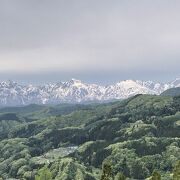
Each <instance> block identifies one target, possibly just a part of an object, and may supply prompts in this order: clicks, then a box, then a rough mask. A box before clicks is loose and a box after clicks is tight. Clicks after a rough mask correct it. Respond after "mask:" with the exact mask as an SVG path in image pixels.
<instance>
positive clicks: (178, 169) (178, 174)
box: [173, 161, 180, 180]
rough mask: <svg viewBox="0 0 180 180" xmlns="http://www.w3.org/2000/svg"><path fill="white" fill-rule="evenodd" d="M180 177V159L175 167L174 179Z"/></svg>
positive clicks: (176, 179) (177, 179)
mask: <svg viewBox="0 0 180 180" xmlns="http://www.w3.org/2000/svg"><path fill="white" fill-rule="evenodd" d="M179 179H180V161H178V162H177V164H176V165H175V167H174V169H173V180H179Z"/></svg>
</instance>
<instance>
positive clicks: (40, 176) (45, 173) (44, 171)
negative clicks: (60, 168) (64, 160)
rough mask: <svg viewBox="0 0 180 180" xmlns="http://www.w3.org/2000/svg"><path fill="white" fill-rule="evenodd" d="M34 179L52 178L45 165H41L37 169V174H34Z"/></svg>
mask: <svg viewBox="0 0 180 180" xmlns="http://www.w3.org/2000/svg"><path fill="white" fill-rule="evenodd" d="M35 180H52V174H51V172H50V170H49V169H48V168H47V167H43V168H42V169H40V170H39V171H38V175H36V176H35Z"/></svg>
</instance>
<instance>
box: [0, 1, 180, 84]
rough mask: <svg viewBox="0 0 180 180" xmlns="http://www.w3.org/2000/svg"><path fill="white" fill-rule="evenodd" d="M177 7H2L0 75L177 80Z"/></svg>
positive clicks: (104, 4)
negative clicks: (175, 78)
mask: <svg viewBox="0 0 180 180" xmlns="http://www.w3.org/2000/svg"><path fill="white" fill-rule="evenodd" d="M179 7H180V1H178V0H177V1H176V0H174V1H168V0H157V1H150V0H147V1H143V0H140V1H135V0H134V1H126V0H113V1H109V0H99V1H95V0H86V1H84V0H60V1H59V0H53V1H50V0H31V1H27V0H2V1H0V27H1V28H0V76H1V78H10V79H13V78H15V79H18V80H22V81H26V79H27V81H30V80H31V81H33V82H35V81H43V80H44V81H48V80H52V79H54V78H55V75H56V78H55V79H57V80H58V79H59V80H61V79H64V78H71V77H75V76H76V77H78V78H80V79H84V80H86V81H93V79H96V80H98V81H99V82H104V81H107V82H109V81H114V80H117V79H122V78H123V79H126V78H139V79H144V78H146V79H155V77H156V78H157V79H158V80H164V79H170V78H173V76H178V75H180V74H179V68H180V60H179V59H180V51H179V47H180V33H179V32H180V23H179V21H180V11H179ZM22 75H23V76H22ZM35 75H38V76H35ZM11 76H12V78H11ZM37 77H38V78H37ZM141 77H142V78H141ZM96 80H94V81H96Z"/></svg>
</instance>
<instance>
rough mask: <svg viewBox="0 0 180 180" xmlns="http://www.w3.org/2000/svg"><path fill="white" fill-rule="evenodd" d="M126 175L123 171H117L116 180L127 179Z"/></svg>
mask: <svg viewBox="0 0 180 180" xmlns="http://www.w3.org/2000/svg"><path fill="white" fill-rule="evenodd" d="M125 179H126V176H125V175H124V174H123V173H117V174H116V176H115V180H125Z"/></svg>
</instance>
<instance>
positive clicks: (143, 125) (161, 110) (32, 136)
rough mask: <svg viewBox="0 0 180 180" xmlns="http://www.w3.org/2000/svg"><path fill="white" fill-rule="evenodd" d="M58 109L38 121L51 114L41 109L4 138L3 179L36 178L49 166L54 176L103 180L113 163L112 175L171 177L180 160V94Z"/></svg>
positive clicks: (1, 155)
mask: <svg viewBox="0 0 180 180" xmlns="http://www.w3.org/2000/svg"><path fill="white" fill-rule="evenodd" d="M46 108H48V107H46ZM53 108H54V107H53ZM58 108H59V107H55V109H56V111H55V113H54V112H53V113H52V114H53V115H51V116H47V117H45V116H43V118H40V119H39V118H38V117H40V116H39V114H41V113H42V112H44V113H45V114H46V113H47V112H46V110H44V109H43V110H42V109H40V110H39V111H37V112H36V113H35V115H34V117H36V118H37V119H36V120H35V121H32V122H25V123H22V124H17V125H15V126H14V127H13V128H11V129H10V130H9V132H8V135H7V137H8V138H7V137H6V138H4V139H3V140H1V141H0V175H1V176H2V177H3V178H5V179H6V178H10V177H11V178H12V177H13V178H17V179H18V178H19V179H23V178H24V179H31V177H32V176H34V175H35V174H37V170H38V169H39V168H41V167H42V166H44V165H47V166H48V168H49V170H50V173H51V175H52V177H53V179H60V180H61V179H62V180H68V179H72V180H73V179H75V180H78V179H85V180H86V179H100V176H101V166H102V164H103V163H104V162H106V161H108V162H110V164H111V166H112V173H113V176H115V175H116V174H117V173H120V172H122V173H123V174H124V175H125V176H127V177H129V178H130V179H145V178H147V177H149V176H151V174H152V172H153V170H154V169H157V170H158V171H160V172H161V174H162V176H163V178H164V179H170V172H171V171H172V168H173V166H174V164H175V163H176V161H178V160H180V97H164V96H153V95H137V96H134V97H131V98H129V99H127V100H124V101H121V102H113V103H109V104H102V105H97V104H96V105H85V106H83V105H82V106H81V107H78V108H75V109H73V110H72V111H71V110H70V113H69V114H68V113H65V114H64V115H63V114H61V113H60V114H61V115H59V113H58V112H61V110H62V109H61V108H60V109H59V111H58ZM70 109H71V108H70ZM50 110H52V109H50ZM52 111H54V110H52ZM63 112H68V107H67V110H65V109H64V110H63ZM48 113H49V110H48ZM48 113H47V114H48ZM36 115H37V116H36ZM71 147H72V148H74V150H72V151H70V150H69V148H71ZM69 153H70V154H69ZM12 154H13V155H12ZM64 154H65V155H64ZM68 154H69V155H68Z"/></svg>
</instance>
